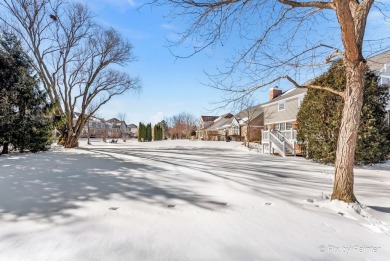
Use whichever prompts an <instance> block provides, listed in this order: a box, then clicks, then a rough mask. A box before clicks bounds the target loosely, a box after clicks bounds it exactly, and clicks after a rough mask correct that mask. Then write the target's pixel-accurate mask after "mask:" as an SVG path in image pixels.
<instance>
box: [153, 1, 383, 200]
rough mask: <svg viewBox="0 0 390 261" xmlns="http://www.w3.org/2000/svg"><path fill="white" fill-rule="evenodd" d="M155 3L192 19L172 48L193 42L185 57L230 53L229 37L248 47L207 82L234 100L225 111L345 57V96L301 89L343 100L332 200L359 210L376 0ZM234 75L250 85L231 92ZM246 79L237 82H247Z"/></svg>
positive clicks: (240, 84)
mask: <svg viewBox="0 0 390 261" xmlns="http://www.w3.org/2000/svg"><path fill="white" fill-rule="evenodd" d="M156 2H157V4H168V5H171V6H172V7H173V9H172V11H173V13H174V14H176V15H179V17H180V18H181V19H184V18H186V17H187V18H189V26H188V28H187V30H186V31H185V32H184V33H183V34H182V35H181V36H182V37H181V40H179V41H178V42H176V43H174V44H185V43H188V41H189V42H190V46H191V50H192V51H191V52H190V54H189V55H187V56H186V57H189V56H192V55H194V54H196V53H198V52H200V51H202V50H204V49H206V48H208V47H209V46H214V47H216V46H219V45H222V46H223V45H224V44H227V45H229V41H227V38H228V37H229V36H230V35H232V34H236V36H238V37H239V39H241V40H243V41H242V44H241V45H240V46H242V48H241V49H239V48H238V47H237V45H235V46H232V48H234V49H235V50H236V52H235V53H236V55H235V58H233V60H232V61H230V62H231V63H230V64H228V66H227V70H223V71H220V73H217V75H216V76H218V77H213V75H210V76H211V79H212V84H213V85H214V86H215V87H216V88H218V89H221V90H223V91H226V92H227V93H229V94H231V96H230V98H229V99H228V100H227V102H228V103H232V102H236V101H238V100H240V99H241V98H242V97H244V96H246V95H248V94H249V93H251V92H254V91H256V90H258V89H259V88H261V87H264V86H267V85H270V84H273V83H274V82H276V81H280V80H281V79H285V80H288V81H290V82H291V83H293V84H294V85H295V86H296V87H302V85H300V84H298V82H299V79H297V78H296V77H294V75H295V76H298V75H299V74H294V75H293V74H290V73H297V72H299V71H301V70H299V69H301V68H305V67H306V68H307V66H314V67H312V68H315V69H313V70H317V71H318V68H321V67H323V66H324V65H326V64H327V63H329V62H330V61H331V60H332V59H334V58H335V57H342V59H343V61H344V64H345V67H346V71H347V72H346V78H347V86H346V89H345V91H344V92H336V91H334V90H332V89H331V88H329V86H314V85H310V84H307V85H305V86H304V87H309V88H316V89H323V90H327V91H331V92H333V93H336V94H338V95H340V96H341V97H342V98H343V99H344V104H345V105H344V110H343V116H342V122H341V128H340V134H339V139H338V146H337V156H336V161H335V181H334V188H333V194H332V199H339V200H342V201H345V202H355V201H356V197H355V195H354V191H353V184H354V172H353V166H354V156H355V148H356V139H357V131H358V126H359V122H360V114H361V108H362V102H363V86H364V80H365V79H364V69H365V67H366V60H365V59H364V56H363V52H362V50H363V43H364V41H363V40H364V35H365V29H366V22H367V17H368V14H369V12H370V10H371V9H372V7H376V8H379V7H378V5H374V0H361V1H356V0H326V1H295V0H277V1H271V0H261V1H254V0H253V1H251V0H249V1H247V0H201V1H197V0H168V1H161V2H159V1H158V0H157V1H156ZM156 2H155V3H156ZM375 2H376V3H380V1H375ZM381 4H382V5H385V3H384V2H382V3H381ZM303 39H306V41H303ZM387 40H388V38H387ZM178 56H181V55H178ZM233 73H244V74H245V73H246V79H248V81H247V82H242V81H239V80H238V81H234V80H231V81H230V84H229V82H227V81H226V79H228V80H229V79H232V78H233V79H234V77H233V76H232V75H233ZM289 74H290V75H289ZM241 76H242V75H239V77H237V78H240V79H242V77H241ZM294 78H295V79H294ZM250 83H252V84H250ZM253 86H255V87H253Z"/></svg>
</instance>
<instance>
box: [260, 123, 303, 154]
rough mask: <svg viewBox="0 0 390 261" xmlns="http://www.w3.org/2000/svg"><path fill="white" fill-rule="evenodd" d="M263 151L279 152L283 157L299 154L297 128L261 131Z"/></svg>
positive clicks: (269, 152)
mask: <svg viewBox="0 0 390 261" xmlns="http://www.w3.org/2000/svg"><path fill="white" fill-rule="evenodd" d="M261 138H262V139H261V143H262V146H263V153H264V154H265V153H268V154H275V153H277V154H279V155H281V156H282V157H286V156H291V155H293V156H296V155H297V131H296V130H293V129H291V130H284V131H278V130H266V131H262V133H261Z"/></svg>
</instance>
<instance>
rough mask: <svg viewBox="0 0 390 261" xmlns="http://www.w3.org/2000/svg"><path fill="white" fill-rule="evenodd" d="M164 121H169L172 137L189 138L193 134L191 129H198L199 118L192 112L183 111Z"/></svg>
mask: <svg viewBox="0 0 390 261" xmlns="http://www.w3.org/2000/svg"><path fill="white" fill-rule="evenodd" d="M164 121H165V122H167V123H168V127H169V134H170V136H171V138H177V139H183V138H185V139H188V138H190V136H191V131H193V130H196V124H197V120H196V118H195V116H194V115H192V114H190V113H186V112H182V113H180V114H178V115H174V116H172V117H170V118H169V119H165V120H164Z"/></svg>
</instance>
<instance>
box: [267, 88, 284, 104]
mask: <svg viewBox="0 0 390 261" xmlns="http://www.w3.org/2000/svg"><path fill="white" fill-rule="evenodd" d="M282 92H283V91H282V90H281V89H279V88H278V87H277V86H275V87H272V88H271V89H269V100H270V101H271V100H273V99H275V98H276V97H277V96H278V95H280V94H281V93H282Z"/></svg>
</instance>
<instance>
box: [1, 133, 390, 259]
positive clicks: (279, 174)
mask: <svg viewBox="0 0 390 261" xmlns="http://www.w3.org/2000/svg"><path fill="white" fill-rule="evenodd" d="M0 167H1V168H0V197H1V200H0V260H367V259H368V260H388V257H389V256H390V166H389V164H387V165H378V166H374V167H370V168H359V169H357V170H356V189H355V190H356V196H357V197H358V199H359V200H360V201H361V203H362V204H364V205H366V206H369V208H365V207H363V208H360V207H359V206H356V205H353V206H352V205H350V206H348V205H345V204H342V203H340V202H329V200H327V199H326V198H327V197H328V196H329V194H330V193H331V191H332V178H333V174H332V167H329V166H323V165H319V164H315V163H312V162H310V161H307V160H305V159H303V158H294V157H290V158H287V159H283V158H280V157H274V156H267V155H261V154H259V153H256V152H250V151H247V150H246V149H245V148H242V146H241V145H240V143H234V142H230V143H226V142H202V141H163V142H152V143H138V142H127V143H118V144H105V143H102V142H94V143H93V145H92V146H87V145H83V144H82V145H81V147H80V148H79V149H71V150H64V149H61V148H54V149H53V150H52V151H49V152H46V153H40V154H34V155H32V154H19V155H11V156H8V157H0Z"/></svg>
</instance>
